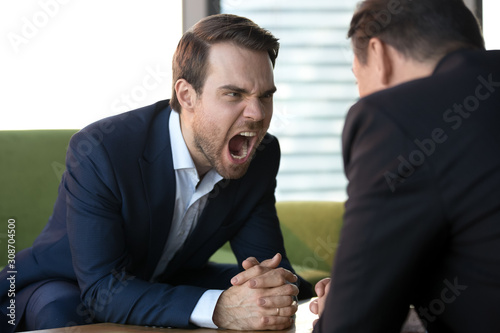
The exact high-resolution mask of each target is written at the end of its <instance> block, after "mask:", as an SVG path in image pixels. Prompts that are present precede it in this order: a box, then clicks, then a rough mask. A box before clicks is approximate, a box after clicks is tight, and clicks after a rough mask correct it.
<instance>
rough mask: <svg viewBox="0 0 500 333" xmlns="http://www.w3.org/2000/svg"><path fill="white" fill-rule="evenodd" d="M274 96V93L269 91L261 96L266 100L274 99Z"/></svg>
mask: <svg viewBox="0 0 500 333" xmlns="http://www.w3.org/2000/svg"><path fill="white" fill-rule="evenodd" d="M273 96H274V94H273V93H267V94H264V95H262V96H260V98H261V99H264V100H265V99H272V98H273Z"/></svg>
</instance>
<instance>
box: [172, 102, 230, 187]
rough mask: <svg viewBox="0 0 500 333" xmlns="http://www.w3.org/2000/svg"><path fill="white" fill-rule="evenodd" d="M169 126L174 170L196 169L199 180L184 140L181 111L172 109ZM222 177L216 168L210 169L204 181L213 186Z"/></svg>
mask: <svg viewBox="0 0 500 333" xmlns="http://www.w3.org/2000/svg"><path fill="white" fill-rule="evenodd" d="M168 127H169V130H170V142H171V146H172V159H173V164H174V170H181V169H188V170H189V169H191V170H194V172H195V174H196V176H197V179H198V180H199V175H198V172H197V170H196V166H195V164H194V161H193V158H192V157H191V154H190V153H189V149H188V147H187V145H186V142H185V141H184V137H183V136H182V130H181V121H180V117H179V113H178V112H177V111H174V110H172V112H170V119H169V122H168ZM222 178H223V177H222V176H221V175H219V173H218V172H217V171H215V169H210V171H208V172H207V174H206V175H205V177H204V179H207V180H206V181H205V182H203V183H206V184H210V185H211V186H213V185H214V184H216V183H217V182H219V181H220V180H222Z"/></svg>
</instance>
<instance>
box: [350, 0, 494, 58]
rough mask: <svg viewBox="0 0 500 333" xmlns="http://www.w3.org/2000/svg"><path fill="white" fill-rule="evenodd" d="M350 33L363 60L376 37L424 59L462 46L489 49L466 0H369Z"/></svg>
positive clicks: (358, 55) (360, 7) (355, 51)
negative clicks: (464, 0)
mask: <svg viewBox="0 0 500 333" xmlns="http://www.w3.org/2000/svg"><path fill="white" fill-rule="evenodd" d="M347 37H348V38H352V45H353V48H354V53H355V54H356V56H357V57H358V59H359V61H360V62H361V63H366V60H367V59H366V58H367V49H366V47H367V45H368V41H369V40H370V39H371V38H372V37H377V38H379V39H380V40H382V41H384V42H385V43H387V44H389V45H391V46H392V47H394V48H395V49H396V50H397V51H399V52H400V53H402V54H404V55H405V56H406V57H408V58H413V59H416V60H418V61H422V62H423V61H426V60H430V59H439V58H441V57H443V56H444V55H446V54H447V53H449V52H451V51H454V50H457V49H459V48H473V49H483V50H484V49H485V46H484V39H483V35H482V32H481V28H480V27H479V24H478V21H477V19H476V17H475V16H474V14H472V12H471V11H470V10H469V9H468V8H467V7H466V6H465V4H464V2H463V0H365V1H363V2H361V3H360V4H359V5H358V8H357V10H356V12H355V13H354V16H353V17H352V20H351V26H350V29H349V32H348V34H347Z"/></svg>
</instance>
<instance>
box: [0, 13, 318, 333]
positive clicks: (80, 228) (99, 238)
mask: <svg viewBox="0 0 500 333" xmlns="http://www.w3.org/2000/svg"><path fill="white" fill-rule="evenodd" d="M278 49H279V43H278V41H277V39H276V38H275V37H274V36H273V35H272V34H271V33H269V32H268V31H266V30H264V29H261V28H260V27H258V26H257V25H256V24H254V23H253V22H252V21H250V20H248V19H245V18H242V17H238V16H234V15H215V16H211V17H208V18H206V19H203V20H201V21H200V22H199V23H197V24H196V25H195V26H194V27H193V28H192V29H191V30H189V31H188V32H187V33H185V34H184V36H183V37H182V39H181V41H180V42H179V45H178V48H177V50H176V53H175V55H174V59H173V75H174V79H173V90H172V100H171V101H168V100H167V101H161V102H158V103H156V104H155V105H151V106H147V107H144V108H141V109H138V110H134V111H131V112H128V113H125V114H122V115H118V116H114V117H111V118H108V119H104V120H101V121H98V122H96V123H94V124H92V125H90V126H88V127H86V128H85V129H83V130H81V131H80V132H78V133H77V134H75V135H74V136H73V138H72V139H71V142H70V144H69V148H68V152H67V158H66V166H67V171H66V172H65V173H64V175H63V177H62V181H61V184H60V187H59V196H58V199H57V202H56V203H55V207H54V212H53V215H52V216H51V218H50V220H49V222H48V224H47V225H46V227H45V229H44V230H43V231H42V233H41V234H40V236H39V237H38V238H37V239H36V241H35V243H34V245H33V247H32V248H30V249H27V250H25V251H22V252H20V253H19V254H18V256H17V258H16V267H17V270H18V273H17V276H16V289H17V290H16V297H15V298H7V290H8V289H9V280H7V278H8V273H7V270H4V271H3V272H2V273H1V274H0V281H1V282H0V290H1V292H2V293H1V296H2V306H1V309H2V310H1V311H2V312H4V314H3V315H2V325H3V326H2V328H3V329H2V332H5V331H12V330H14V329H15V328H16V326H17V329H21V330H23V329H24V330H35V329H42V328H51V327H61V326H71V325H77V324H85V323H92V322H94V321H98V322H114V323H127V324H134V325H149V326H175V327H195V326H203V327H212V328H217V327H221V328H228V329H270V330H276V329H285V328H287V327H289V326H290V325H291V324H292V316H293V315H294V313H295V312H296V310H297V302H296V300H295V299H296V296H297V295H298V294H299V288H300V295H299V296H302V297H310V296H311V292H312V291H311V290H310V285H308V284H307V282H305V281H300V279H299V278H298V277H297V276H296V275H295V274H294V273H293V269H292V267H291V265H290V262H289V261H288V259H287V258H286V253H285V250H284V248H283V239H282V235H281V231H280V227H279V222H278V218H277V215H276V210H275V207H274V204H275V197H274V190H275V186H276V174H277V171H278V166H279V159H280V150H279V145H278V142H277V140H276V138H274V137H273V136H271V135H269V134H267V129H268V127H269V123H270V120H271V116H272V112H273V94H274V92H275V90H276V87H275V85H274V79H273V68H274V64H275V60H276V57H277V54H278ZM227 241H230V243H231V247H232V249H233V251H234V254H235V256H236V258H237V260H238V263H239V264H238V265H221V264H214V263H211V262H209V261H208V260H209V258H210V256H211V255H212V254H213V253H214V252H215V251H216V250H217V249H219V248H220V247H221V246H222V245H223V244H224V243H225V242H227ZM247 258H248V259H247ZM269 258H272V259H269ZM246 259H247V260H246ZM266 259H267V260H266ZM238 273H239V274H238ZM256 279H258V283H256V281H257V280H256ZM12 299H14V301H15V305H16V316H17V318H16V320H15V321H11V322H8V319H9V317H7V316H6V313H5V311H7V313H8V312H9V309H8V308H7V307H8V306H9V302H11V300H12ZM6 309H7V310H6Z"/></svg>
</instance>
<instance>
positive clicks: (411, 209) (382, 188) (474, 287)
mask: <svg viewBox="0 0 500 333" xmlns="http://www.w3.org/2000/svg"><path fill="white" fill-rule="evenodd" d="M499 127H500V52H499V51H490V52H485V51H466V50H460V51H457V52H454V53H451V54H449V55H448V56H446V57H445V58H444V59H443V60H442V61H441V62H440V63H439V64H438V65H437V68H436V69H435V71H434V73H433V74H432V75H431V76H429V77H427V78H423V79H419V80H415V81H411V82H407V83H405V84H402V85H398V86H396V87H393V88H391V89H387V90H384V91H380V92H378V93H375V94H372V95H370V96H367V97H365V98H362V99H361V100H360V101H359V102H358V103H357V104H355V105H354V106H353V107H352V108H351V110H350V111H349V113H348V116H347V119H346V123H345V128H344V132H343V154H344V164H345V172H346V175H347V178H348V179H349V185H348V195H349V199H348V200H347V202H346V211H345V219H344V225H343V229H342V233H341V238H340V246H339V247H338V249H337V253H336V260H335V265H334V268H333V271H332V284H331V289H330V293H329V295H328V297H327V300H326V308H325V310H324V313H323V315H322V316H321V318H320V320H319V322H318V324H317V325H316V327H315V330H314V331H315V332H349V333H353V332H398V333H399V332H400V330H401V326H402V324H403V321H404V320H405V317H406V315H407V313H408V307H409V305H410V304H413V305H414V306H415V310H416V312H417V313H418V314H419V315H420V317H421V319H422V320H423V322H424V324H426V325H427V329H428V332H429V333H432V332H440V333H443V332H455V333H457V332H464V333H465V332H500V318H499V314H500V130H499Z"/></svg>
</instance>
